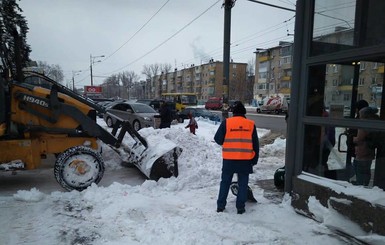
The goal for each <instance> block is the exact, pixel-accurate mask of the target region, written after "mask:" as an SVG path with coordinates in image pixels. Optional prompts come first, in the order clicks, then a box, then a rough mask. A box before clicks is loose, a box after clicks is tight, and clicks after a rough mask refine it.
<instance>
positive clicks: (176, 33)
mask: <svg viewBox="0 0 385 245" xmlns="http://www.w3.org/2000/svg"><path fill="white" fill-rule="evenodd" d="M220 1H221V0H218V1H216V2H215V3H214V4H212V5H211V6H210V7H208V8H207V9H206V10H205V11H203V12H202V13H201V14H199V15H198V16H197V17H195V18H194V19H193V20H191V21H190V22H189V23H187V24H186V25H185V26H184V27H182V28H181V29H179V30H178V31H177V32H175V33H174V34H173V35H171V36H170V37H169V38H167V39H166V40H164V41H163V42H161V43H160V44H158V45H157V46H156V47H154V48H153V49H151V50H150V51H148V52H147V53H145V54H144V55H142V56H140V57H139V58H137V59H135V60H134V61H132V62H130V63H129V64H127V65H125V66H123V67H120V68H119V69H116V70H114V71H112V72H109V73H108V74H110V73H114V72H117V71H120V70H122V69H124V68H126V67H127V66H130V65H132V64H134V63H136V62H137V61H139V60H141V59H143V58H144V57H146V56H147V55H149V54H150V53H152V52H154V51H155V50H156V49H158V48H159V47H161V46H162V45H163V44H165V43H167V42H168V41H169V40H170V39H172V38H173V37H175V36H176V35H178V34H179V33H180V32H182V31H183V30H184V29H186V28H187V27H188V26H189V25H191V24H192V23H193V22H194V21H196V20H197V19H199V18H200V17H201V16H202V15H204V14H205V13H206V12H207V11H209V10H210V9H211V8H213V7H214V6H215V5H216V4H217V3H218V2H220Z"/></svg>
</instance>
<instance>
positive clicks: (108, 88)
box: [101, 74, 121, 98]
mask: <svg viewBox="0 0 385 245" xmlns="http://www.w3.org/2000/svg"><path fill="white" fill-rule="evenodd" d="M101 86H102V87H103V96H104V97H106V98H113V97H115V98H120V97H121V91H120V83H119V76H118V75H115V74H114V75H111V76H109V77H107V78H106V79H104V81H103V83H102V85H101Z"/></svg>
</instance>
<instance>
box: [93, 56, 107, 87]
mask: <svg viewBox="0 0 385 245" xmlns="http://www.w3.org/2000/svg"><path fill="white" fill-rule="evenodd" d="M102 57H105V56H104V55H99V56H92V55H91V54H90V72H91V86H94V78H93V75H92V65H93V64H94V63H98V62H102V61H101V60H98V61H95V58H102Z"/></svg>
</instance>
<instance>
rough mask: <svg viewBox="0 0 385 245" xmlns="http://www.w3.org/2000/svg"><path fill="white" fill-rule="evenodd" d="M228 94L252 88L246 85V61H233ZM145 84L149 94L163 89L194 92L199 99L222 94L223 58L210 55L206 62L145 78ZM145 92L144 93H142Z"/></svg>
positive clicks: (236, 95) (238, 95)
mask: <svg viewBox="0 0 385 245" xmlns="http://www.w3.org/2000/svg"><path fill="white" fill-rule="evenodd" d="M229 70H230V81H229V88H230V89H229V90H230V93H229V98H230V99H242V98H245V96H244V95H243V94H244V93H246V92H248V91H250V90H252V89H253V88H252V87H247V86H246V84H247V78H248V74H247V72H246V71H247V63H235V62H231V63H230V67H229ZM141 86H151V88H148V87H146V88H143V90H145V91H151V92H150V93H149V94H146V95H147V96H148V97H149V98H160V97H161V94H162V93H195V94H196V95H197V98H198V100H199V101H200V102H204V101H206V100H207V99H208V98H210V97H222V96H223V62H221V61H214V60H213V59H211V60H210V61H209V62H208V63H206V64H201V65H194V64H192V65H191V66H190V67H187V68H184V69H182V70H177V69H175V70H174V71H172V72H169V73H167V74H164V73H162V74H160V75H157V76H154V77H153V79H152V80H151V81H150V82H147V83H145V82H142V83H141ZM142 94H145V93H142Z"/></svg>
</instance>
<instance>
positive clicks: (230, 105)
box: [228, 100, 237, 112]
mask: <svg viewBox="0 0 385 245" xmlns="http://www.w3.org/2000/svg"><path fill="white" fill-rule="evenodd" d="M236 101H237V100H229V108H228V111H231V112H232V111H233V108H234V105H235V102H236Z"/></svg>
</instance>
